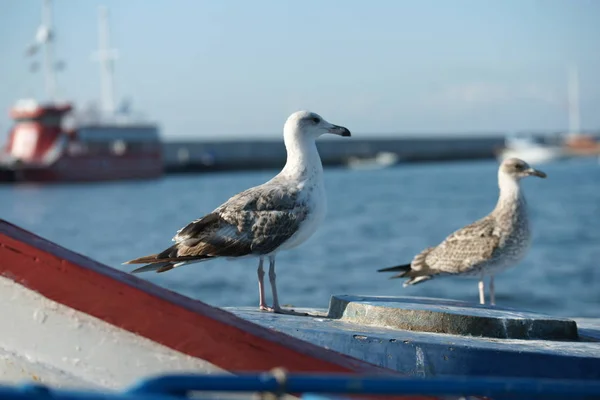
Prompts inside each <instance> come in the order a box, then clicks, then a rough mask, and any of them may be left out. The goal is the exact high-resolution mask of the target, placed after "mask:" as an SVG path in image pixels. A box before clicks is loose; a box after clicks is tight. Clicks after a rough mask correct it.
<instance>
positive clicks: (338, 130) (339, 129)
mask: <svg viewBox="0 0 600 400" xmlns="http://www.w3.org/2000/svg"><path fill="white" fill-rule="evenodd" d="M327 133H333V134H334V135H339V136H350V131H349V130H348V128H344V127H343V126H338V125H331V126H330V127H329V129H327Z"/></svg>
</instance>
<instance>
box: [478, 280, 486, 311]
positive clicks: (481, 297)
mask: <svg viewBox="0 0 600 400" xmlns="http://www.w3.org/2000/svg"><path fill="white" fill-rule="evenodd" d="M484 288H485V282H484V281H483V276H482V277H481V279H480V280H479V304H485V289H484Z"/></svg>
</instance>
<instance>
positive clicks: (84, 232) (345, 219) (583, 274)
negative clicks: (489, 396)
mask: <svg viewBox="0 0 600 400" xmlns="http://www.w3.org/2000/svg"><path fill="white" fill-rule="evenodd" d="M539 168H540V169H542V170H543V171H545V172H546V173H547V174H548V178H547V179H538V178H533V177H532V178H528V179H526V180H525V181H524V182H523V186H524V189H525V194H526V197H527V200H528V204H529V207H530V211H531V218H532V221H533V226H532V228H533V243H532V247H531V250H530V252H529V254H528V256H527V257H526V258H525V259H524V260H523V261H522V262H521V263H520V265H518V266H516V267H515V268H513V269H510V270H508V271H506V272H505V273H503V274H501V275H499V276H498V277H497V279H496V292H497V303H498V305H502V306H508V307H516V308H521V309H526V310H531V311H538V312H544V313H548V314H552V315H561V316H572V317H575V316H590V317H600V165H599V164H598V161H597V160H596V159H577V160H569V161H562V162H556V163H551V164H547V165H540V166H539ZM496 170H497V164H496V162H495V161H492V160H490V161H473V162H453V163H428V164H400V165H398V166H396V167H394V168H390V169H384V170H350V169H345V168H326V172H325V181H326V187H327V191H328V205H329V212H328V215H327V218H326V220H325V223H324V224H323V225H322V227H321V228H320V229H319V230H318V231H317V233H316V234H315V235H314V236H313V237H312V238H311V239H310V240H309V241H308V242H306V243H305V244H303V245H302V246H300V247H298V248H296V249H294V250H291V251H288V252H285V253H281V254H280V255H279V256H278V259H277V272H278V275H277V281H278V289H279V293H280V297H281V301H282V304H288V305H294V306H296V307H327V305H328V301H329V298H330V296H331V295H332V294H361V295H401V296H428V297H438V298H450V299H459V300H467V301H472V302H474V303H476V302H477V301H478V297H477V283H476V280H472V279H457V278H444V279H434V280H431V281H428V282H425V283H423V284H419V285H416V286H413V287H408V288H403V287H402V281H401V280H390V279H388V275H385V274H382V273H377V272H376V270H377V269H378V268H382V267H387V266H392V265H396V264H399V263H407V262H410V260H411V259H412V257H413V256H414V255H415V254H416V253H418V252H419V251H421V250H422V249H423V248H425V247H427V246H431V245H436V244H437V243H439V242H440V241H441V240H443V239H444V238H445V237H446V236H447V235H448V234H449V233H451V232H452V231H453V230H455V229H458V228H460V227H462V226H464V225H465V224H467V223H470V222H472V221H474V220H476V219H478V218H480V217H482V216H484V215H485V214H487V213H488V212H490V211H491V210H492V208H493V207H494V205H495V203H496V200H497V193H498V188H497V182H496ZM275 173H277V171H274V170H273V171H261V172H235V173H233V172H232V173H215V174H198V175H168V176H166V177H165V178H163V179H160V180H155V181H139V182H137V181H136V182H131V181H129V182H110V183H94V184H68V185H62V184H61V185H33V184H22V185H0V218H3V219H6V220H8V221H10V222H13V223H15V224H17V225H20V226H22V227H23V228H25V229H28V230H31V231H32V232H34V233H36V234H38V235H40V236H42V237H45V238H47V239H49V240H52V241H54V242H56V243H58V244H60V245H62V246H64V247H67V248H69V249H71V250H74V251H76V252H79V253H81V254H84V255H86V256H89V257H91V258H93V259H96V260H98V261H100V262H102V263H105V264H107V265H109V266H111V267H114V268H117V269H121V270H125V271H128V270H131V269H132V268H131V266H123V265H121V263H122V262H123V261H126V260H129V259H132V258H135V257H138V256H141V255H146V254H150V253H154V252H157V251H159V250H162V249H163V248H166V247H167V246H169V245H170V244H171V241H170V240H171V237H172V236H173V235H174V233H175V232H176V231H177V229H179V228H181V227H182V226H184V225H185V224H187V223H188V222H189V221H190V220H192V219H196V218H198V217H200V216H202V215H203V214H205V213H207V212H210V211H211V210H213V209H214V208H215V207H217V206H218V205H220V204H221V203H222V202H223V201H225V200H226V199H228V198H229V197H230V196H232V195H234V194H236V193H237V192H239V191H241V190H243V189H246V188H248V187H250V186H253V185H257V184H260V183H262V182H264V181H266V180H268V179H269V178H271V177H272V176H273V175H274V174H275ZM139 276H140V277H141V278H143V279H148V280H150V281H152V282H155V283H156V284H158V285H161V286H164V287H166V288H169V289H171V290H173V291H177V292H180V293H182V294H185V295H188V296H190V297H193V298H197V299H200V300H202V301H204V302H207V303H209V304H212V305H216V306H255V305H257V304H258V290H257V283H256V261H255V260H253V259H246V260H236V261H226V260H215V261H211V262H206V263H202V264H194V265H190V266H185V267H183V268H180V269H175V270H173V271H170V272H168V273H164V274H155V273H146V274H142V275H139ZM267 293H269V294H270V290H269V289H268V287H267ZM269 301H270V300H269Z"/></svg>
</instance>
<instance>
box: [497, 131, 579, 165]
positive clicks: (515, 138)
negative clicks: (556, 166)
mask: <svg viewBox="0 0 600 400" xmlns="http://www.w3.org/2000/svg"><path fill="white" fill-rule="evenodd" d="M511 157H516V158H520V159H522V160H525V161H527V162H528V163H529V164H543V163H547V162H550V161H554V160H558V159H563V158H566V157H568V154H567V152H565V150H564V148H563V147H562V146H559V145H552V144H547V143H544V142H543V141H542V140H541V139H540V138H538V137H535V136H532V135H525V134H518V135H509V136H507V137H506V147H505V148H503V149H501V150H500V151H499V152H498V153H497V158H498V161H500V162H502V161H503V160H505V159H507V158H511Z"/></svg>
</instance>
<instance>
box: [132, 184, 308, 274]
mask: <svg viewBox="0 0 600 400" xmlns="http://www.w3.org/2000/svg"><path fill="white" fill-rule="evenodd" d="M297 197H298V190H297V189H295V188H294V187H287V188H286V187H281V186H279V185H262V186H258V187H255V188H251V189H248V190H246V191H244V192H242V193H240V194H238V195H236V196H234V197H232V198H231V199H229V200H228V201H227V202H225V203H224V204H223V205H221V206H220V207H218V208H217V209H215V210H214V211H213V212H212V213H210V214H208V215H206V216H204V217H202V218H200V219H198V220H195V221H193V222H191V223H189V224H188V225H186V226H185V227H184V228H182V229H180V230H179V231H178V232H177V234H176V235H175V237H174V238H173V240H174V241H175V242H176V243H175V244H174V245H173V246H171V247H169V248H168V249H166V250H164V251H163V252H161V253H159V254H156V255H151V256H146V257H141V258H139V259H136V260H132V261H129V262H128V263H130V264H137V263H150V264H152V263H156V264H157V265H158V264H164V263H165V262H168V263H169V265H164V266H161V267H160V269H161V270H160V272H162V271H163V270H168V269H171V268H172V267H173V265H174V264H176V263H178V262H184V261H186V262H190V261H198V260H203V259H207V258H214V257H241V256H246V255H250V254H256V255H260V254H268V253H271V252H272V251H274V250H276V249H277V248H278V247H279V246H280V245H282V244H283V243H284V242H285V241H286V240H288V239H289V238H290V237H292V236H293V235H294V233H296V232H297V230H298V228H299V227H300V224H301V223H302V221H303V220H304V219H305V218H306V216H307V214H308V207H307V206H306V204H304V203H302V202H298V201H297ZM165 268H167V269H165ZM149 269H151V267H148V268H146V267H142V268H140V269H138V270H136V271H145V270H149Z"/></svg>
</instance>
